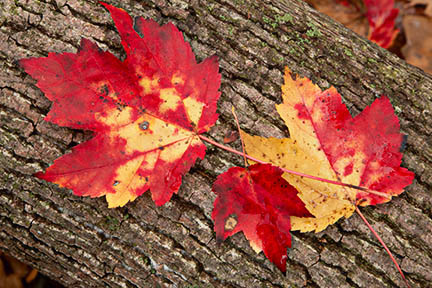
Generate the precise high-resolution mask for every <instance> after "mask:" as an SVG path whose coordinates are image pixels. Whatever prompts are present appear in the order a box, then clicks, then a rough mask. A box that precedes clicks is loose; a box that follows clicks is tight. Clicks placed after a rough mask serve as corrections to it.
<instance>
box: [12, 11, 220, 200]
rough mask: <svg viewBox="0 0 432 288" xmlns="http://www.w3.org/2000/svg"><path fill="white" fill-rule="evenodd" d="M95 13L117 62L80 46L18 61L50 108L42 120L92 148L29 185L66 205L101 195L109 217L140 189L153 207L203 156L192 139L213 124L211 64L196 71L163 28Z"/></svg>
mask: <svg viewBox="0 0 432 288" xmlns="http://www.w3.org/2000/svg"><path fill="white" fill-rule="evenodd" d="M101 4H102V5H104V6H105V7H106V8H107V9H108V10H109V11H110V13H111V16H112V17H113V20H114V23H115V24H116V27H117V29H118V31H119V33H120V36H121V38H122V45H123V47H124V49H125V51H126V54H127V58H126V60H125V61H123V62H122V61H120V60H119V59H117V58H116V57H115V56H114V55H112V54H111V53H109V52H104V51H102V50H101V49H100V48H99V47H98V46H97V45H96V44H93V43H92V42H90V41H89V40H86V39H83V40H82V41H81V46H80V49H79V52H78V53H77V54H73V53H63V54H56V53H49V55H48V57H45V58H30V59H24V60H21V61H20V64H21V65H22V67H24V69H25V70H26V72H27V73H29V74H30V75H31V76H32V77H34V78H35V79H36V80H38V83H37V86H38V87H39V88H40V89H41V90H42V91H43V92H44V93H45V95H46V96H47V97H48V98H49V99H50V100H51V101H53V105H52V108H51V111H50V112H49V114H48V116H47V117H46V118H45V120H47V121H50V122H53V123H56V124H58V125H61V126H68V127H71V128H77V129H87V130H91V131H94V138H93V139H91V140H89V141H88V142H86V143H83V144H80V145H78V146H76V147H74V148H73V149H72V153H70V154H67V155H65V156H63V157H61V158H59V159H57V160H55V161H54V164H53V165H52V166H51V167H49V168H48V169H47V170H46V172H45V173H37V174H36V176H38V177H39V178H42V179H46V180H48V181H51V182H54V183H57V184H59V185H60V186H63V187H68V188H70V189H72V190H73V191H74V193H75V194H76V195H84V196H91V197H98V196H102V195H107V200H108V202H109V206H110V207H116V206H122V205H124V204H126V203H127V202H128V201H133V200H134V199H135V198H136V197H137V196H139V195H141V194H142V193H143V192H145V191H146V190H148V189H150V190H151V192H152V198H153V200H154V201H155V203H156V204H157V205H162V204H164V203H165V202H167V201H168V200H169V199H170V198H171V196H172V194H173V193H176V192H177V190H178V189H179V187H180V185H181V177H182V175H184V174H185V173H186V172H187V171H188V170H189V169H190V167H191V166H192V165H193V164H194V163H195V161H196V159H197V158H198V157H199V158H203V157H204V155H205V145H204V144H203V143H202V142H201V140H200V139H199V137H198V135H199V134H200V133H203V132H206V131H208V129H209V128H210V127H211V126H212V125H214V123H215V122H216V120H217V117H218V114H216V102H217V100H218V98H219V95H220V93H219V92H218V89H219V85H220V74H219V73H218V69H219V68H218V63H217V59H216V57H211V58H208V59H206V60H205V61H203V62H202V63H200V64H197V63H196V61H195V57H194V54H193V53H192V50H191V48H190V46H189V44H188V43H186V42H185V41H184V39H183V35H182V33H181V32H180V31H179V30H178V29H177V28H176V27H175V26H174V25H173V24H171V23H169V24H166V25H163V26H159V24H157V23H156V22H155V21H153V20H144V19H143V18H141V17H139V18H138V17H137V18H135V21H134V22H133V21H132V18H131V17H130V16H129V15H128V14H127V13H126V12H125V11H124V10H122V9H118V8H115V7H114V6H111V5H108V4H105V3H101ZM134 29H135V30H134Z"/></svg>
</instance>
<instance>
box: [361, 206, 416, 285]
mask: <svg viewBox="0 0 432 288" xmlns="http://www.w3.org/2000/svg"><path fill="white" fill-rule="evenodd" d="M356 212H357V214H359V216H360V218H362V220H363V222H365V223H366V225H367V226H368V228H369V230H370V231H371V232H372V234H374V236H375V237H376V238H377V239H378V241H379V242H380V243H381V245H382V246H383V247H384V249H385V250H386V252H387V254H388V255H389V256H390V258H391V260H392V262H393V263H394V264H395V265H396V268H397V270H398V271H399V274H400V275H401V276H402V278H403V280H404V281H405V284H406V285H407V287H408V288H411V286H410V285H409V283H408V280H407V279H406V278H405V275H404V273H403V272H402V270H401V268H400V267H399V264H398V263H397V262H396V259H395V258H394V257H393V254H392V253H391V252H390V249H388V247H387V245H386V244H385V243H384V241H383V240H382V239H381V237H380V236H379V235H378V233H377V232H376V231H375V230H374V229H373V228H372V225H370V224H369V222H368V221H367V219H366V217H365V216H364V215H363V213H361V211H360V209H359V208H358V206H356Z"/></svg>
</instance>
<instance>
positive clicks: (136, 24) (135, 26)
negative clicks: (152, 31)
mask: <svg viewBox="0 0 432 288" xmlns="http://www.w3.org/2000/svg"><path fill="white" fill-rule="evenodd" d="M141 21H142V19H141V17H135V18H134V23H133V29H134V30H135V32H136V33H137V34H138V35H139V36H140V37H141V38H144V34H143V33H142V31H141V29H140V24H141Z"/></svg>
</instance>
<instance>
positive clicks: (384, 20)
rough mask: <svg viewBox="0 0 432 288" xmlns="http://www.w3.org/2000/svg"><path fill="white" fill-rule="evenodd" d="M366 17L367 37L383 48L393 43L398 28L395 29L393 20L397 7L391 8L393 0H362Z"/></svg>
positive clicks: (397, 11)
mask: <svg viewBox="0 0 432 288" xmlns="http://www.w3.org/2000/svg"><path fill="white" fill-rule="evenodd" d="M363 1H364V3H365V6H366V9H367V11H366V17H367V19H368V21H369V37H368V38H369V39H370V40H371V41H373V42H375V43H377V44H378V45H380V46H381V47H383V48H388V47H390V46H391V44H392V43H393V40H394V39H395V38H396V35H397V33H398V32H399V30H397V29H395V28H394V26H395V20H396V17H397V16H398V13H399V9H396V8H393V7H394V2H393V0H363Z"/></svg>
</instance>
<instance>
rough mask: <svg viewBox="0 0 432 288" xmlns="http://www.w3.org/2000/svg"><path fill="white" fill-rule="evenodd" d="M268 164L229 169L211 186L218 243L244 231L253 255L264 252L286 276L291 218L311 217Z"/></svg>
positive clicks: (278, 169)
mask: <svg viewBox="0 0 432 288" xmlns="http://www.w3.org/2000/svg"><path fill="white" fill-rule="evenodd" d="M282 174H283V171H282V170H281V169H280V168H278V167H275V166H272V165H270V164H255V165H252V166H249V167H248V168H241V167H232V168H230V169H228V171H226V172H225V173H223V174H221V175H219V176H218V178H217V180H216V181H215V182H214V184H213V192H215V193H216V194H217V198H216V200H215V202H214V209H213V212H212V219H213V220H214V222H215V225H214V229H215V232H216V239H217V241H219V242H220V241H223V240H225V239H226V238H227V237H229V236H232V235H234V234H235V233H237V232H239V231H243V233H244V235H245V236H246V238H247V239H248V240H249V242H250V245H251V247H252V248H253V249H254V250H255V252H257V253H259V252H260V251H263V252H264V254H265V255H266V256H267V258H269V259H270V261H271V262H273V263H275V264H276V266H277V267H278V268H279V269H280V270H281V271H282V272H284V273H285V271H286V259H287V255H286V252H287V251H286V249H287V247H291V234H290V232H289V231H290V230H291V224H290V217H291V216H298V217H311V216H312V215H311V214H310V213H309V212H308V211H307V209H306V208H305V205H304V203H303V202H302V201H301V200H300V199H299V198H298V197H297V193H298V192H297V190H296V189H295V188H294V187H293V186H291V185H290V184H289V183H288V182H287V181H286V180H285V179H283V178H282V177H281V175H282Z"/></svg>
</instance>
